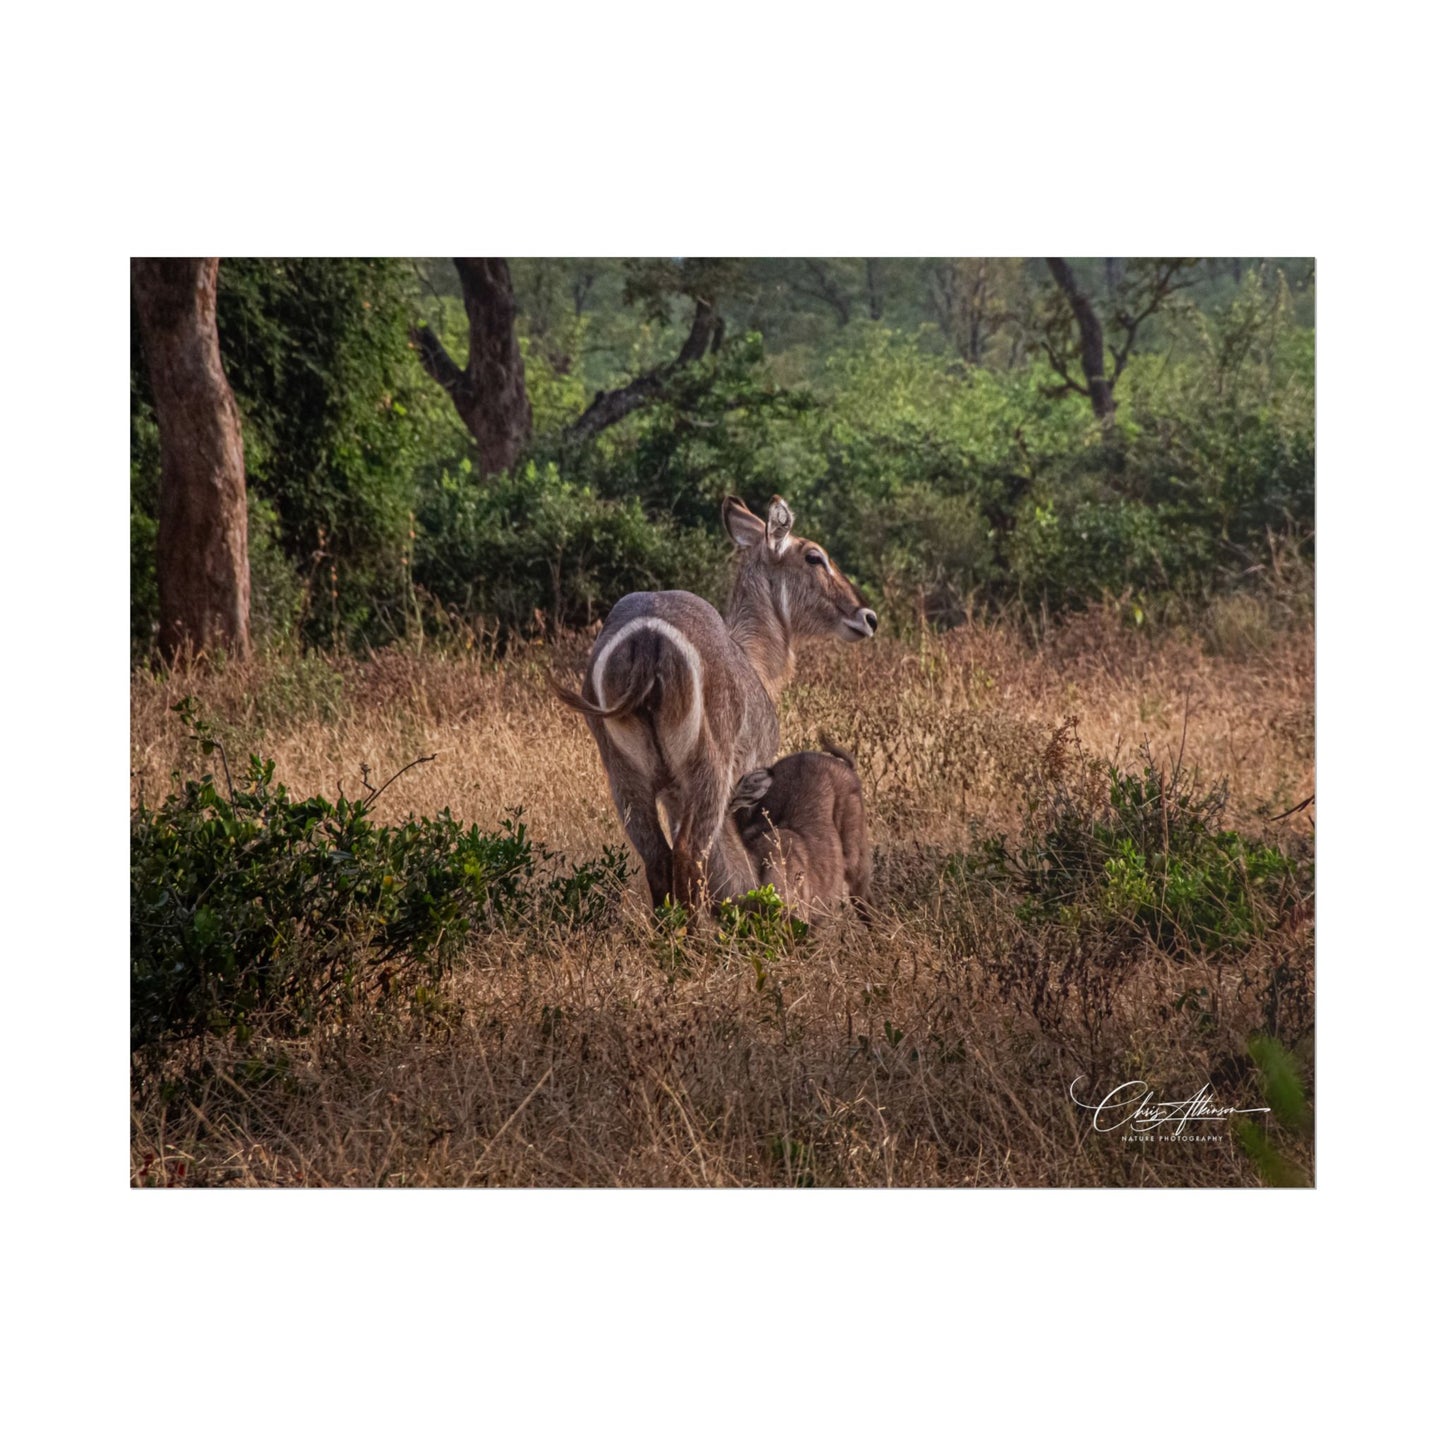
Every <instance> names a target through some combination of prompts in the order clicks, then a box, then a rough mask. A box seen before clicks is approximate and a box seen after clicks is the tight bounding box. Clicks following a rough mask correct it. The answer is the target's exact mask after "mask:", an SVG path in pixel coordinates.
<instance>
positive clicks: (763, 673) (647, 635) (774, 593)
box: [553, 497, 878, 911]
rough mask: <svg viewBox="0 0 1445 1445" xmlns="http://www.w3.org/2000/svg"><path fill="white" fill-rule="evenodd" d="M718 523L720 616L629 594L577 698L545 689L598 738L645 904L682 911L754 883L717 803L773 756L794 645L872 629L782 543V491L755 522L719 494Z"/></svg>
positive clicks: (803, 554) (789, 521)
mask: <svg viewBox="0 0 1445 1445" xmlns="http://www.w3.org/2000/svg"><path fill="white" fill-rule="evenodd" d="M723 524H724V526H726V528H727V531H728V535H729V536H730V537H731V538H732V540H733V542H734V544H735V545H736V546H737V549H738V567H737V577H736V580H735V582H734V583H733V590H732V598H731V600H730V601H729V602H728V608H727V619H726V621H724V619H723V618H722V617H720V616H719V615H718V613H717V610H716V609H715V608H714V607H712V606H711V605H710V604H709V603H707V602H704V601H703V600H702V598H701V597H695V596H693V594H692V593H691V592H631V593H629V594H628V595H627V596H626V597H624V598H623V599H622V600H621V601H620V602H619V603H618V604H617V605H616V606H615V607H614V608H613V609H612V611H611V612H610V613H609V614H608V616H607V622H606V624H605V626H604V627H603V629H602V631H601V633H600V634H599V635H598V638H597V641H596V643H595V644H594V646H593V648H592V656H591V658H590V659H589V661H588V664H587V675H586V680H585V681H584V682H583V685H582V691H581V693H580V694H579V693H576V692H572V691H570V690H568V689H566V688H563V687H561V686H560V685H558V684H556V683H555V682H554V684H553V685H554V687H556V690H557V693H558V695H559V696H560V697H561V698H562V700H563V701H564V702H565V703H567V704H568V705H569V706H571V707H574V708H576V709H577V710H578V711H580V712H581V713H582V714H583V715H584V716H585V717H586V719H587V726H588V727H589V728H590V729H591V731H592V736H593V737H594V738H595V739H596V740H597V750H598V751H599V752H600V753H601V754H602V766H603V767H604V768H605V769H606V770H607V781H608V783H609V785H610V787H611V789H612V801H613V802H614V803H615V804H616V805H617V812H618V814H619V816H620V817H621V819H622V826H623V827H624V828H625V829H626V830H627V836H628V837H629V838H630V839H631V840H632V845H633V847H635V848H636V849H637V851H638V853H639V854H640V855H641V857H642V862H643V866H644V867H645V868H646V870H647V886H648V888H649V889H650V890H651V893H652V902H653V906H654V907H656V906H657V905H659V904H661V903H662V902H663V901H664V899H666V898H667V897H668V895H671V896H672V897H673V898H674V899H675V900H677V901H679V902H681V903H684V904H685V905H686V906H687V908H688V909H689V911H692V910H695V909H696V908H697V907H698V905H699V904H700V903H701V901H702V900H703V898H704V896H705V895H706V894H707V893H711V894H712V896H713V897H726V896H728V895H730V894H733V893H738V892H741V891H743V890H745V889H748V888H751V887H752V886H753V881H754V873H753V866H752V864H751V862H750V861H749V859H748V856H747V853H746V851H745V850H744V849H743V847H742V844H741V841H740V840H739V839H738V836H737V832H736V829H735V828H734V827H733V826H732V824H731V823H730V822H729V820H728V817H727V805H728V799H729V798H730V797H731V795H732V791H733V786H734V784H735V783H736V782H737V780H738V778H740V777H741V776H742V775H743V774H744V773H747V772H751V771H752V770H753V769H755V768H759V767H762V766H763V765H765V764H767V763H770V762H771V761H772V760H773V758H774V757H775V756H776V755H777V751H778V715H777V709H776V703H777V698H778V694H779V693H780V692H781V691H782V689H783V688H784V687H785V686H786V684H787V682H788V680H789V679H790V678H791V676H792V673H793V644H794V642H795V641H796V640H797V639H798V638H801V637H837V638H841V639H843V640H844V641H847V642H858V641H861V640H862V639H863V638H865V637H872V636H873V634H874V632H875V631H876V630H877V627H878V618H877V616H876V614H875V613H874V612H873V611H872V610H871V609H870V608H869V607H868V606H867V605H866V604H865V603H864V601H863V598H862V596H861V595H860V594H859V592H858V589H857V588H856V587H854V586H853V584H852V583H851V582H849V581H848V579H847V578H846V577H844V576H843V574H842V573H841V572H840V571H839V570H838V569H837V568H836V567H835V566H834V565H833V563H832V561H831V560H830V559H829V557H828V554H827V553H826V552H825V551H824V550H823V548H822V547H820V546H819V545H818V544H817V543H816V542H810V541H808V540H807V539H806V538H803V537H798V536H795V535H794V533H793V514H792V512H791V511H789V509H788V504H787V503H786V502H785V501H783V499H782V498H781V497H774V498H773V499H772V501H771V502H770V503H769V504H768V514H767V520H766V521H764V520H763V519H762V518H760V517H756V516H754V515H753V513H752V512H750V511H749V510H748V508H747V506H746V505H745V504H744V503H743V502H742V501H741V500H739V498H737V497H729V498H728V499H727V500H726V501H725V502H724V503H723ZM659 802H660V803H661V804H662V806H663V808H664V809H665V810H666V813H667V820H668V825H669V828H670V830H671V833H672V838H671V842H670V844H669V840H668V838H667V837H666V836H665V835H664V833H663V830H662V825H661V823H660V821H659V819H658V803H659Z"/></svg>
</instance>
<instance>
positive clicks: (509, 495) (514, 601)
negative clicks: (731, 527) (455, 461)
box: [416, 462, 727, 635]
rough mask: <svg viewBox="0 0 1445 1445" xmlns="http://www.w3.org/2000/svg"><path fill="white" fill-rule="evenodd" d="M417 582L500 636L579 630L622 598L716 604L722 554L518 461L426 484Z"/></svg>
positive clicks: (715, 542)
mask: <svg viewBox="0 0 1445 1445" xmlns="http://www.w3.org/2000/svg"><path fill="white" fill-rule="evenodd" d="M418 521H419V522H420V524H421V536H420V538H419V540H418V543H417V556H416V581H417V585H418V586H419V587H420V588H422V589H424V590H425V591H426V592H427V593H428V594H429V595H430V596H431V597H433V598H434V599H436V600H437V601H438V602H439V603H440V604H441V605H442V606H443V607H444V608H446V609H447V610H448V611H450V612H455V613H456V614H458V615H460V616H462V617H473V616H477V615H481V616H485V617H488V618H490V619H492V620H493V621H495V622H496V623H497V624H498V626H499V628H500V629H501V631H502V633H503V634H504V635H507V634H516V633H525V632H530V631H532V630H534V629H535V626H536V619H537V617H538V616H539V615H540V616H541V617H543V618H545V619H546V620H547V621H548V622H550V623H551V624H552V625H553V626H556V625H564V626H583V625H586V624H587V623H590V622H592V621H594V620H596V619H597V618H599V617H603V616H605V615H606V613H607V612H608V611H609V609H610V608H611V607H612V604H613V603H614V602H616V601H617V599H618V598H619V597H621V596H623V595H624V594H625V593H627V592H636V591H645V590H648V589H666V588H673V587H681V588H685V589H687V590H689V591H694V592H700V593H702V594H704V595H709V594H711V595H714V596H716V595H717V594H718V593H719V592H720V590H721V589H722V587H723V586H724V580H723V579H724V577H725V567H726V563H727V547H726V544H725V542H724V541H723V539H722V538H721V537H720V536H719V535H718V529H717V527H715V526H714V527H712V528H709V529H708V530H706V531H703V530H700V529H699V530H692V529H682V528H675V527H673V526H672V525H671V524H669V523H667V522H653V521H649V519H648V518H647V516H646V514H645V513H644V512H643V510H642V507H641V505H640V504H639V503H638V502H636V501H630V502H623V501H613V500H609V499H608V498H605V497H600V496H598V495H597V494H596V493H595V492H594V491H593V490H592V489H591V488H590V487H587V486H585V485H579V484H577V483H575V482H572V481H569V480H567V479H566V478H564V477H563V476H562V475H561V473H560V472H559V471H558V468H557V465H556V464H555V463H553V462H547V463H544V464H542V465H538V464H537V463H536V462H527V463H525V464H524V465H523V466H522V467H520V468H519V469H518V470H517V471H515V472H514V473H512V474H511V475H508V476H500V477H491V478H487V479H486V480H479V479H478V478H477V477H476V476H475V475H474V473H473V471H472V469H471V467H470V465H465V466H463V467H460V468H459V469H458V470H457V472H455V473H451V472H448V473H444V474H443V475H442V476H441V477H440V478H438V480H437V481H436V483H435V484H434V485H432V486H430V487H428V489H427V491H426V493H425V495H424V497H423V499H422V502H421V505H420V509H419V513H418Z"/></svg>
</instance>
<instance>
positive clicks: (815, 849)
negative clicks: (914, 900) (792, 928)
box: [728, 738, 873, 923]
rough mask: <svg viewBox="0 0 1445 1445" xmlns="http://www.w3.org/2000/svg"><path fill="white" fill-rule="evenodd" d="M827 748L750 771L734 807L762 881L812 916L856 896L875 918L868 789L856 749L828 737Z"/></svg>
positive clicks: (862, 914)
mask: <svg viewBox="0 0 1445 1445" xmlns="http://www.w3.org/2000/svg"><path fill="white" fill-rule="evenodd" d="M823 747H824V748H825V749H826V751H825V752H821V753H789V754H788V756H787V757H785V758H779V759H778V760H777V762H775V763H774V764H773V765H772V767H770V768H759V769H757V770H756V771H754V772H751V773H746V774H744V776H743V777H741V778H740V779H738V785H737V787H736V789H735V790H734V791H733V796H732V801H731V802H730V803H729V805H728V809H729V811H730V812H731V813H732V815H733V818H734V820H735V821H736V823H737V828H738V835H739V837H740V838H741V840H742V844H743V847H744V848H745V849H746V850H747V853H748V856H749V858H751V859H752V861H753V864H754V866H755V867H756V869H757V877H758V882H759V884H762V885H767V884H772V886H773V887H774V888H775V889H776V890H777V892H778V896H779V897H780V898H781V899H782V900H783V902H784V903H785V904H787V906H788V908H789V910H790V911H791V912H793V913H796V914H797V915H798V916H799V917H800V918H803V919H805V920H806V919H808V918H809V917H810V916H811V915H812V914H813V912H814V911H815V910H816V909H819V908H821V909H824V910H832V909H834V908H837V907H839V906H840V905H841V904H843V903H844V902H845V901H851V902H852V904H853V907H854V908H855V909H856V910H857V912H858V916H859V918H861V919H862V920H863V922H864V923H870V922H871V921H872V919H871V914H870V913H869V909H868V896H869V890H870V886H871V884H872V880H873V855H872V853H871V852H870V851H869V848H868V823H867V818H866V815H865V813H864V808H863V788H862V786H861V784H860V783H859V782H858V773H857V770H856V768H855V767H854V764H853V757H852V755H851V754H850V753H845V752H844V751H843V749H842V748H839V747H834V746H833V744H832V743H830V742H829V741H828V740H827V738H824V739H823Z"/></svg>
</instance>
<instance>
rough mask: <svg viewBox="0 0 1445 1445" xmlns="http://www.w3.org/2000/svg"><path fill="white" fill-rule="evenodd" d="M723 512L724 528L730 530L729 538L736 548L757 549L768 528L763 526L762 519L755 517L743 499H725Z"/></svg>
mask: <svg viewBox="0 0 1445 1445" xmlns="http://www.w3.org/2000/svg"><path fill="white" fill-rule="evenodd" d="M722 512H723V526H724V527H726V528H727V529H728V536H729V537H731V538H732V539H733V543H734V545H735V546H738V547H755V546H756V545H757V544H758V543H759V542H761V541H762V540H763V537H764V536H765V535H766V532H767V528H766V527H764V526H763V520H762V518H761V517H755V516H753V514H752V513H751V512H750V511H748V504H747V503H746V502H745V501H743V499H742V498H741V497H725V498H724V499H723V508H722Z"/></svg>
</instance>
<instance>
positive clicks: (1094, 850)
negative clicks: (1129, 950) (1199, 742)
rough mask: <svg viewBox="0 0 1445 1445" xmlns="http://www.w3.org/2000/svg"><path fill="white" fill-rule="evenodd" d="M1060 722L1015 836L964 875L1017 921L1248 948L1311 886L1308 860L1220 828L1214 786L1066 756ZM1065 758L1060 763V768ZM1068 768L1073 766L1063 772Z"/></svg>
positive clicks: (1179, 944)
mask: <svg viewBox="0 0 1445 1445" xmlns="http://www.w3.org/2000/svg"><path fill="white" fill-rule="evenodd" d="M1072 726H1073V725H1072V724H1066V725H1065V726H1064V727H1063V728H1061V729H1060V730H1059V732H1058V733H1057V734H1056V735H1055V738H1054V742H1053V744H1052V746H1051V748H1050V750H1049V752H1048V753H1047V754H1046V757H1045V762H1044V767H1043V771H1042V772H1041V774H1040V775H1039V777H1038V779H1037V780H1036V781H1035V783H1034V786H1033V788H1032V789H1031V792H1030V795H1029V796H1028V797H1027V798H1026V820H1025V823H1024V826H1023V829H1022V836H1021V837H1020V839H1019V840H1018V842H1017V843H1016V844H1014V845H1010V844H1009V843H1008V842H1007V841H1006V840H1005V839H1004V838H1003V837H1002V836H995V837H992V838H990V839H988V840H986V841H985V842H984V843H983V844H982V845H981V846H980V847H979V848H978V849H977V850H976V851H975V852H974V853H973V854H972V855H971V856H970V857H969V858H968V860H967V869H968V872H969V873H970V874H972V875H974V876H977V877H982V878H985V879H987V880H989V881H992V882H994V883H996V884H998V885H999V886H1001V887H1002V888H1004V889H1005V890H1007V891H1008V892H1009V893H1010V894H1012V895H1014V896H1016V897H1017V898H1018V899H1019V900H1020V901H1019V902H1018V905H1017V911H1018V915H1019V917H1020V918H1022V919H1024V920H1026V921H1039V920H1050V921H1057V922H1062V923H1064V924H1067V925H1071V926H1073V927H1075V928H1078V927H1081V926H1093V927H1098V926H1102V927H1104V928H1106V929H1107V928H1123V929H1125V930H1128V931H1131V932H1138V933H1142V934H1143V935H1145V936H1147V937H1148V938H1149V939H1150V940H1152V941H1153V942H1154V943H1155V944H1156V945H1157V946H1158V947H1160V948H1161V949H1164V950H1165V951H1168V952H1174V953H1180V952H1188V951H1193V950H1202V951H1208V952H1211V953H1217V952H1219V951H1220V950H1230V949H1239V948H1245V947H1248V946H1250V945H1252V944H1254V943H1255V942H1257V941H1258V940H1260V939H1262V938H1265V937H1267V936H1268V935H1269V934H1270V933H1271V932H1272V931H1273V930H1274V929H1275V928H1277V927H1278V926H1279V923H1280V920H1281V918H1282V917H1283V916H1284V915H1285V912H1286V910H1287V909H1288V908H1289V907H1290V906H1291V905H1297V904H1299V903H1300V902H1301V900H1302V898H1303V897H1304V895H1305V893H1306V892H1307V891H1308V890H1309V887H1310V884H1311V881H1312V880H1311V867H1310V861H1309V860H1307V859H1306V860H1303V861H1300V860H1296V859H1294V858H1291V857H1289V856H1288V855H1286V854H1285V853H1283V852H1281V851H1280V849H1279V848H1277V847H1274V846H1272V845H1270V844H1267V843H1264V842H1261V841H1258V840H1256V839H1250V838H1247V837H1244V836H1242V835H1241V834H1240V833H1238V832H1235V831H1233V830H1231V829H1227V828H1223V827H1221V826H1220V818H1221V815H1222V814H1223V813H1224V811H1225V808H1226V805H1227V803H1228V789H1227V787H1226V786H1225V785H1224V784H1223V783H1215V784H1213V785H1211V786H1209V787H1201V786H1200V783H1199V778H1198V775H1197V774H1184V773H1182V772H1181V770H1180V768H1179V767H1178V765H1177V764H1176V765H1175V766H1173V767H1172V768H1171V767H1170V766H1169V765H1168V764H1165V765H1163V766H1160V765H1158V764H1156V763H1155V761H1154V759H1153V757H1152V756H1151V755H1150V754H1149V751H1148V749H1147V747H1146V748H1145V749H1143V750H1142V751H1143V767H1142V771H1140V772H1132V771H1127V770H1125V769H1121V768H1119V767H1117V766H1110V767H1108V768H1107V770H1104V769H1103V765H1102V764H1100V763H1099V762H1098V760H1097V759H1089V758H1085V757H1084V756H1083V755H1082V753H1081V752H1080V753H1078V754H1077V757H1076V758H1072V759H1071V758H1069V735H1070V733H1071V730H1072ZM1066 760H1067V761H1066ZM1070 764H1075V766H1070Z"/></svg>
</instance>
